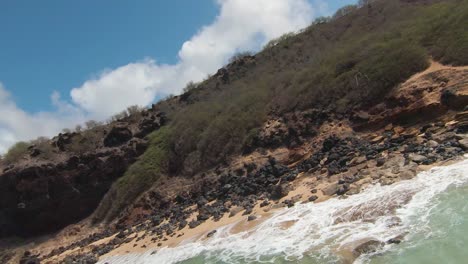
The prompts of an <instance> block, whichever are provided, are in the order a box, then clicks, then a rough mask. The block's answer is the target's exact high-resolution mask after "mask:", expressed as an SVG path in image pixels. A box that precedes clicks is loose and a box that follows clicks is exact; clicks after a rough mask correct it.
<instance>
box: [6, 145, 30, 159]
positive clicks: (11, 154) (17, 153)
mask: <svg viewBox="0 0 468 264" xmlns="http://www.w3.org/2000/svg"><path fill="white" fill-rule="evenodd" d="M29 146H30V144H28V143H26V142H23V141H20V142H17V143H16V144H14V145H13V146H12V147H11V148H10V149H9V150H8V152H7V153H6V154H5V156H4V158H3V160H4V162H5V163H6V164H12V163H14V162H17V161H18V160H20V159H21V158H22V157H24V156H25V155H26V154H27V153H28V148H29Z"/></svg>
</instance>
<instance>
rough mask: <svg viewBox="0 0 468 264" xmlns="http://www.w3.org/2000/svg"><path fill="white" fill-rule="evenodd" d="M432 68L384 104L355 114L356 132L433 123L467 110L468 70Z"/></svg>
mask: <svg viewBox="0 0 468 264" xmlns="http://www.w3.org/2000/svg"><path fill="white" fill-rule="evenodd" d="M431 68H435V69H438V68H442V69H438V70H431ZM431 68H429V69H428V70H427V73H422V74H418V75H417V76H415V77H413V78H411V79H410V80H408V81H406V82H405V83H403V84H401V85H400V86H399V87H397V88H396V89H394V90H393V91H392V92H391V93H390V94H389V95H387V96H386V98H385V99H384V100H383V102H382V103H380V104H378V105H375V106H373V107H371V108H370V109H367V110H366V111H359V112H356V113H354V114H353V116H352V120H353V121H354V128H355V129H357V130H363V129H375V128H378V127H383V126H385V125H386V124H388V123H389V122H391V123H395V124H401V125H410V124H415V123H418V122H422V121H425V120H426V121H427V120H432V119H434V118H437V117H439V116H441V115H443V114H445V113H447V111H449V110H456V111H460V110H463V109H464V108H465V107H466V106H467V105H468V69H466V67H459V68H457V67H445V66H442V65H440V64H437V63H433V64H432V66H431Z"/></svg>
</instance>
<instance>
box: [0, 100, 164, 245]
mask: <svg viewBox="0 0 468 264" xmlns="http://www.w3.org/2000/svg"><path fill="white" fill-rule="evenodd" d="M164 122H165V117H164V115H163V114H162V113H160V112H157V111H155V110H151V109H150V110H146V111H144V112H143V113H142V114H141V116H140V117H139V118H137V119H136V120H131V118H127V120H120V121H119V122H113V123H111V124H110V125H107V126H104V127H101V129H102V130H103V134H102V138H100V142H98V143H97V144H96V145H95V146H93V148H91V149H90V150H89V151H85V152H83V153H81V154H77V153H73V152H70V151H67V150H69V147H70V145H71V144H78V145H80V144H83V142H80V141H78V142H77V139H79V138H81V137H82V136H83V135H82V133H80V132H75V133H65V134H60V135H59V136H57V137H55V138H54V139H52V140H51V142H49V143H48V144H50V145H51V146H52V147H53V151H54V152H56V153H57V154H58V158H57V159H56V160H51V161H41V160H34V157H35V156H37V153H38V152H40V150H38V149H37V148H35V147H34V146H31V147H30V149H29V154H28V155H29V157H26V158H28V159H27V160H26V161H24V162H21V163H17V164H13V165H10V166H7V167H6V168H4V169H3V172H2V174H1V175H0V236H7V235H20V236H34V235H39V234H45V233H47V232H52V231H57V230H59V229H60V228H62V227H64V226H66V225H68V224H70V223H73V222H76V221H78V220H81V219H83V218H84V217H86V216H88V215H89V214H91V213H92V212H93V211H94V209H95V208H96V207H97V205H98V204H99V202H100V201H101V199H102V197H103V196H104V194H105V193H106V192H107V191H108V190H109V188H110V186H111V184H112V183H113V182H114V181H115V180H116V179H117V178H119V177H121V176H122V175H123V173H124V172H125V171H126V169H127V168H128V166H129V165H130V164H132V163H133V162H134V161H135V160H136V159H137V157H138V156H139V155H141V154H142V153H143V152H144V151H145V149H146V147H147V143H148V142H147V139H146V138H145V136H146V135H147V134H148V133H150V132H152V131H154V130H157V129H158V128H159V127H161V126H162V125H164ZM85 140H86V139H85Z"/></svg>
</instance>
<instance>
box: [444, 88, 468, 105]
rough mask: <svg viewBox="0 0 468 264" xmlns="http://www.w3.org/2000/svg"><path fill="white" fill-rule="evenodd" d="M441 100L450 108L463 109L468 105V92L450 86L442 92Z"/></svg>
mask: <svg viewBox="0 0 468 264" xmlns="http://www.w3.org/2000/svg"><path fill="white" fill-rule="evenodd" d="M440 102H441V103H442V104H444V105H446V106H447V107H449V108H452V109H456V110H463V109H464V108H465V107H466V106H467V105H468V92H467V91H464V90H462V89H458V87H450V88H448V89H446V90H444V91H443V92H442V95H441V97H440Z"/></svg>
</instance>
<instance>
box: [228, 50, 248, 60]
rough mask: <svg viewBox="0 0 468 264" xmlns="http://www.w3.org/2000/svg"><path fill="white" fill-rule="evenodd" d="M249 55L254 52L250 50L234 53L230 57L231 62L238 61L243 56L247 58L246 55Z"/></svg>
mask: <svg viewBox="0 0 468 264" xmlns="http://www.w3.org/2000/svg"><path fill="white" fill-rule="evenodd" d="M248 56H252V52H250V51H243V52H237V53H236V54H234V55H233V56H232V57H231V58H230V59H229V63H233V62H235V61H238V60H240V59H242V58H245V57H248Z"/></svg>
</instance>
